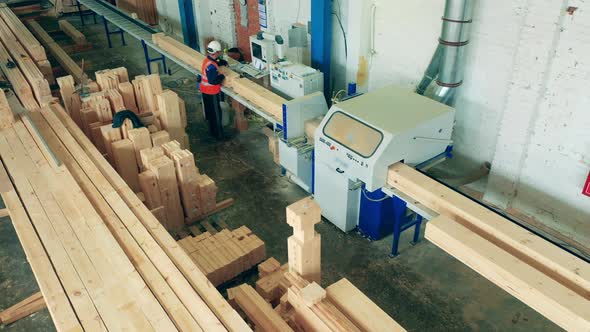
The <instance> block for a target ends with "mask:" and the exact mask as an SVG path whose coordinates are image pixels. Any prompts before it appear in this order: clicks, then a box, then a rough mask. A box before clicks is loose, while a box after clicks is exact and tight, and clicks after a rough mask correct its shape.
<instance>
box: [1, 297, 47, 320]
mask: <svg viewBox="0 0 590 332" xmlns="http://www.w3.org/2000/svg"><path fill="white" fill-rule="evenodd" d="M46 307H47V305H46V304H45V300H44V299H43V295H42V294H41V292H37V293H35V294H33V295H31V296H29V297H28V298H26V299H24V300H23V301H21V302H19V303H17V304H15V305H13V306H12V307H10V308H8V309H5V310H3V311H2V312H0V323H2V325H9V324H12V323H14V322H16V321H18V320H20V319H22V318H25V317H27V316H29V315H31V314H34V313H36V312H38V311H39V310H42V309H44V308H46Z"/></svg>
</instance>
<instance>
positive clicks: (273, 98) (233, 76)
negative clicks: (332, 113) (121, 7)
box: [152, 33, 286, 123]
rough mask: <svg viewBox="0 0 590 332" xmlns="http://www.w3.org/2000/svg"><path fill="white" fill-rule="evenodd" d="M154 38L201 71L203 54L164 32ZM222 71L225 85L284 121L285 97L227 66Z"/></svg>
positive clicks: (155, 41)
mask: <svg viewBox="0 0 590 332" xmlns="http://www.w3.org/2000/svg"><path fill="white" fill-rule="evenodd" d="M152 39H153V42H154V43H155V44H156V45H158V47H160V48H162V49H163V50H165V51H166V52H169V53H170V54H172V55H173V56H174V57H176V58H178V59H179V60H181V61H183V62H185V63H186V64H188V65H190V66H191V67H193V68H195V69H196V70H198V71H201V66H202V64H203V60H204V59H205V56H204V55H203V54H201V53H199V52H197V51H195V50H193V49H192V48H190V47H188V46H186V45H184V44H183V43H181V42H179V41H177V40H175V39H174V38H172V37H169V36H166V35H165V34H164V33H158V34H154V35H153V36H152ZM221 71H222V73H223V74H224V75H225V76H226V79H225V81H224V83H223V85H224V86H225V87H227V88H230V89H233V90H234V91H235V92H236V93H237V94H238V95H240V96H242V97H243V98H245V99H247V100H249V101H250V102H252V103H253V104H255V105H257V106H259V108H260V109H261V110H262V111H264V112H266V113H267V114H268V115H269V116H271V117H272V118H274V119H275V120H276V121H277V122H279V123H282V120H283V104H284V103H285V102H286V100H285V99H284V98H282V97H280V96H278V95H276V94H274V93H273V92H271V91H269V90H267V89H265V88H264V87H262V86H260V85H258V84H256V83H255V82H253V81H251V80H249V79H247V78H241V77H240V75H239V74H238V73H236V72H234V71H232V70H230V69H229V68H227V67H222V68H221Z"/></svg>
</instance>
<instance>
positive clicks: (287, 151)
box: [279, 92, 328, 192]
mask: <svg viewBox="0 0 590 332" xmlns="http://www.w3.org/2000/svg"><path fill="white" fill-rule="evenodd" d="M283 107H284V112H283V123H282V124H281V126H282V128H283V131H282V135H283V136H282V137H281V140H280V141H279V159H280V163H281V166H283V167H284V168H285V169H286V170H287V171H288V172H289V173H290V175H291V180H293V181H294V182H295V183H297V184H298V185H299V186H300V187H302V188H303V189H305V190H306V191H308V192H311V191H312V182H313V160H312V157H311V150H310V151H308V152H303V151H302V147H303V148H305V144H303V145H302V144H299V146H298V145H297V144H290V143H289V142H290V141H293V140H297V139H301V138H302V137H303V136H304V135H305V122H306V121H307V120H310V119H313V118H316V117H318V116H320V115H324V114H326V113H327V112H328V104H327V103H326V98H324V94H323V93H322V92H316V93H312V94H310V95H307V96H304V97H300V98H297V99H293V100H291V101H288V102H286V103H285V105H284V106H283ZM312 144H313V143H312Z"/></svg>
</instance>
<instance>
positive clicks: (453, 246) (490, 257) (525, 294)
mask: <svg viewBox="0 0 590 332" xmlns="http://www.w3.org/2000/svg"><path fill="white" fill-rule="evenodd" d="M426 238H427V239H428V240H430V241H431V242H432V243H434V244H436V245H437V246H439V247H440V248H442V249H443V250H445V251H446V252H448V253H449V254H450V255H452V256H454V257H455V258H457V259H458V260H460V261H461V262H463V263H464V264H466V265H467V266H469V267H470V268H472V269H473V270H475V271H476V272H478V273H479V274H481V275H482V276H484V277H486V278H487V279H489V280H490V281H492V282H493V283H495V284H496V285H498V286H499V287H501V288H502V289H504V290H505V291H507V292H508V293H510V294H512V295H513V296H514V297H516V298H518V299H519V300H521V301H523V302H524V303H525V304H527V305H528V306H530V307H531V308H533V309H535V310H536V311H538V312H539V313H541V314H542V315H543V316H545V317H547V318H548V319H550V320H552V321H553V322H554V323H556V324H557V325H559V326H561V327H562V328H564V329H565V330H568V331H587V330H590V300H589V299H588V298H584V297H583V296H581V295H580V294H577V293H575V292H572V291H571V290H570V289H569V288H567V287H566V286H564V285H562V284H560V283H559V282H558V281H556V280H554V279H552V278H550V277H549V276H547V275H545V274H544V273H543V272H541V271H539V270H537V269H535V268H534V267H532V266H530V265H528V264H527V263H526V262H524V261H522V260H520V259H519V258H518V257H515V256H513V255H512V254H511V253H510V252H508V251H505V250H504V249H502V248H501V247H499V246H497V245H495V244H493V243H492V242H489V241H487V240H486V239H485V238H483V237H481V236H480V235H478V234H477V233H475V232H473V231H472V230H470V229H468V228H467V227H465V226H463V225H461V224H460V223H458V222H456V221H454V220H452V219H450V218H448V217H446V216H439V217H437V218H435V219H433V220H431V221H429V222H428V224H427V225H426Z"/></svg>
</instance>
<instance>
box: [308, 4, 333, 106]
mask: <svg viewBox="0 0 590 332" xmlns="http://www.w3.org/2000/svg"><path fill="white" fill-rule="evenodd" d="M331 48H332V0H311V66H312V67H313V68H315V69H318V70H319V71H321V72H322V73H324V96H325V97H326V100H327V101H328V104H330V100H331V99H332V96H331V93H332V84H331V83H332V77H331V76H332V75H331Z"/></svg>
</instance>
